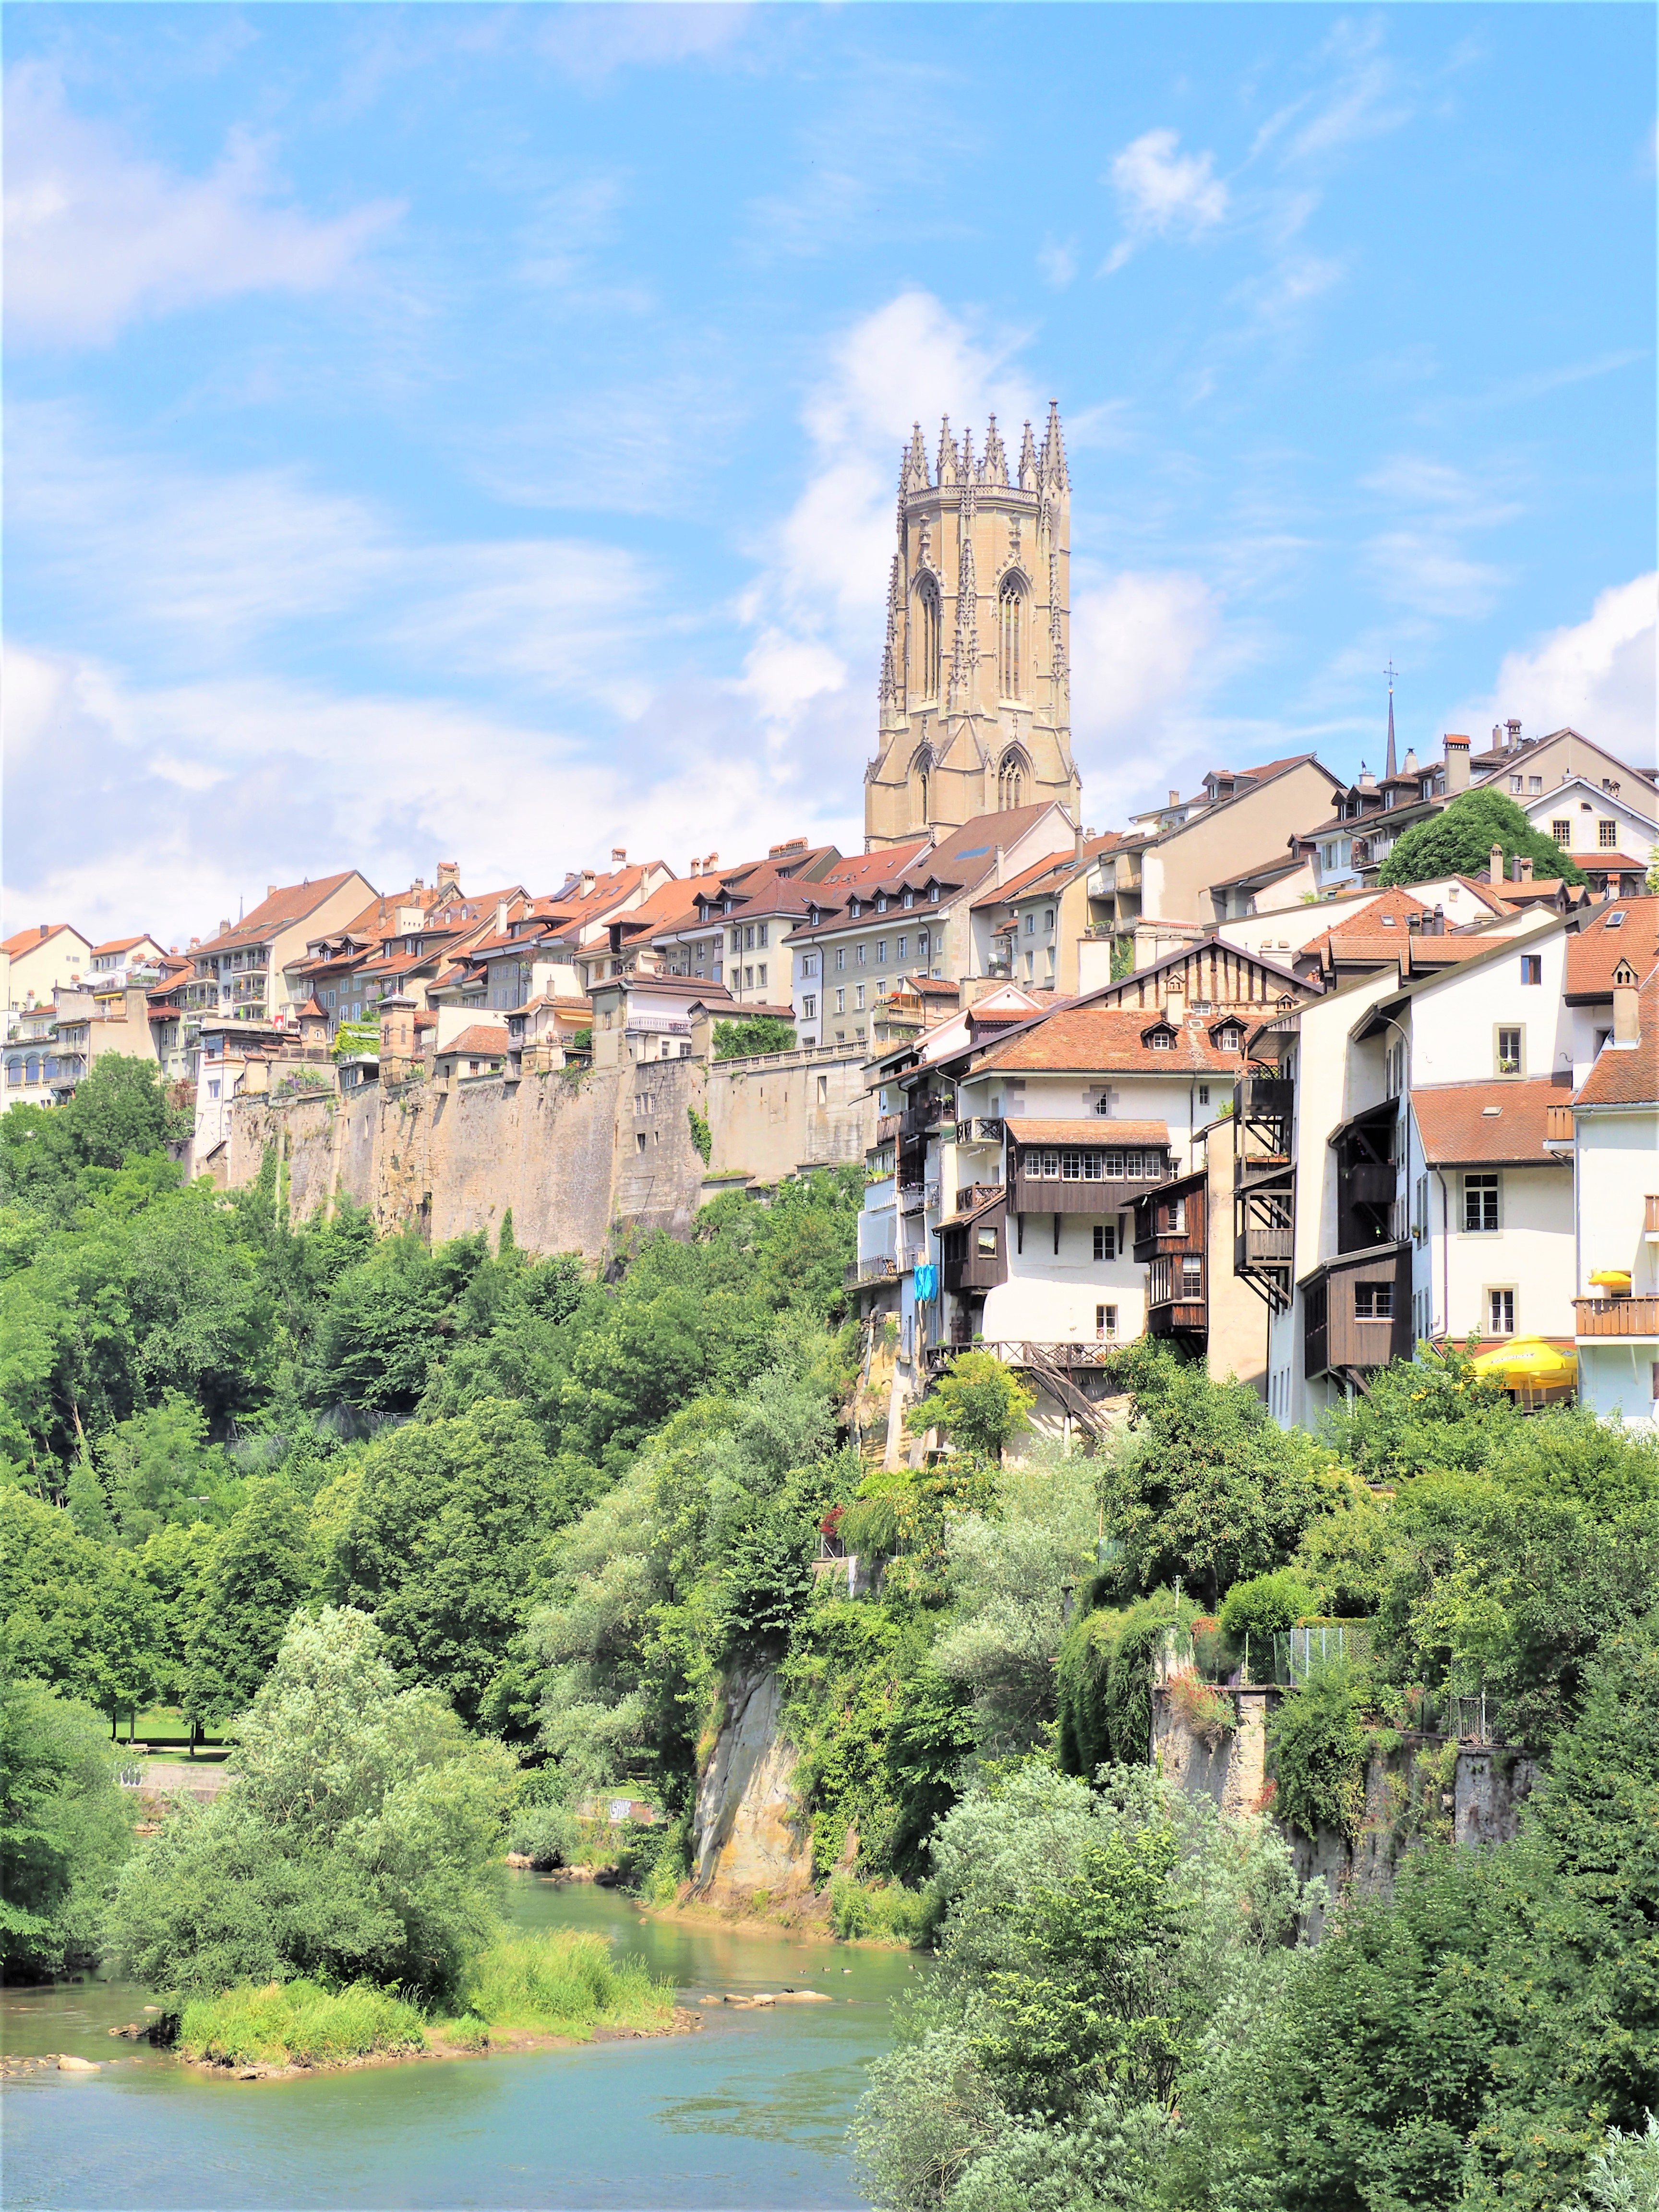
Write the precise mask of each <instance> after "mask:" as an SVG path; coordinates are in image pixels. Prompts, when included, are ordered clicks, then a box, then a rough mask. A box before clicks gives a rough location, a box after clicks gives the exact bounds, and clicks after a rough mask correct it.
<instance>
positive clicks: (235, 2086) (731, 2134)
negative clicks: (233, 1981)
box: [0, 1874, 921, 2212]
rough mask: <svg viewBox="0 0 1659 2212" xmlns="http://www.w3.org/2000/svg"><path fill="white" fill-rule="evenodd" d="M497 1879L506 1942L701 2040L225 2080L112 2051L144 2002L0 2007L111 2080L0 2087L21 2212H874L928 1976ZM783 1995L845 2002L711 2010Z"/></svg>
mask: <svg viewBox="0 0 1659 2212" xmlns="http://www.w3.org/2000/svg"><path fill="white" fill-rule="evenodd" d="M508 1879H509V1881H510V1882H511V1885H512V1887H511V1892H510V1897H511V1910H512V1917H513V1919H514V1921H515V1922H518V1923H520V1924H522V1925H526V1926H537V1927H542V1926H558V1927H564V1928H572V1927H574V1928H596V1929H602V1930H604V1932H605V1934H607V1935H609V1936H612V1937H614V1938H615V1939H616V1941H617V1947H618V1948H619V1949H621V1950H623V1951H625V1952H632V1953H635V1954H637V1955H639V1956H641V1957H642V1958H643V1959H644V1960H646V1961H647V1964H648V1965H649V1966H650V1967H651V1969H652V1971H653V1972H654V1973H657V1974H661V1975H666V1976H668V1977H670V1978H671V1979H672V1980H673V1982H674V1983H675V1984H676V1985H677V1986H678V1989H679V1990H681V1991H682V1993H683V1995H684V1998H685V2000H686V2001H687V2002H690V2003H691V2004H692V2005H693V2006H694V2007H695V2008H696V2009H697V2010H698V2011H700V2012H701V2013H702V2016H703V2019H704V2021H705V2022H706V2023H707V2025H706V2026H705V2027H704V2028H703V2030H702V2033H700V2034H696V2035H677V2036H669V2037H663V2038H658V2039H647V2040H644V2041H641V2042H625V2043H611V2044H594V2045H585V2046H583V2047H581V2048H580V2049H576V2050H568V2051H530V2052H525V2053H522V2054H520V2055H518V2056H514V2057H483V2058H476V2059H453V2060H446V2061H419V2062H416V2063H410V2064H409V2065H405V2066H383V2067H370V2068H366V2069H363V2070H362V2071H361V2072H358V2073H348V2074H333V2075H316V2076H314V2077H313V2078H311V2079H301V2080H296V2081H222V2080H219V2079H216V2078H211V2077H209V2076H206V2075H201V2074H198V2073H197V2072H196V2071H195V2069H192V2068H190V2067H185V2066H182V2065H180V2064H179V2063H177V2062H176V2061H175V2060H173V2059H171V2058H169V2057H167V2055H166V2054H165V2053H164V2052H160V2051H150V2050H149V2048H148V2046H146V2045H136V2046H135V2045H132V2044H129V2043H125V2042H122V2041H119V2040H113V2041H112V2039H111V2038H110V2035H109V2033H108V2031H109V2029H110V2027H112V2026H114V2025H117V2024H118V2023H119V2022H121V2021H128V2020H131V2019H133V2018H134V2017H136V2016H137V2014H138V2011H139V2008H140V2007H141V2006H142V2005H143V2002H144V1992H143V1990H137V1989H135V1988H133V1987H132V1986H131V1984H121V1983H118V1982H100V1981H86V1982H79V1983H73V1984H64V1985H62V1986H60V1987H58V1988H54V1989H50V1990H6V1991H5V1992H3V1995H0V2039H3V2044H4V2047H5V2049H6V2050H7V2051H11V2052H14V2053H28V2052H43V2051H67V2052H70V2053H72V2054H74V2055H75V2056H76V2057H83V2058H95V2059H99V2060H100V2061H102V2062H103V2070H102V2071H101V2072H100V2073H98V2074H83V2075H75V2074H59V2073H58V2072H56V2071H55V2070H52V2071H48V2072H43V2073H41V2074H38V2075H26V2076H23V2077H22V2078H21V2079H14V2080H13V2081H10V2082H9V2083H8V2084H7V2086H6V2088H5V2092H4V2096H5V2141H6V2149H5V2200H6V2204H7V2206H8V2209H9V2212H16V2208H19V2207H22V2206H52V2207H54V2208H63V2207H72V2208H75V2212H104V2208H111V2212H113V2208H117V2207H119V2208H124V2212H125V2208H128V2207H131V2208H135V2212H137V2209H138V2208H142V2209H143V2212H174V2209H175V2208H177V2212H185V2208H190V2212H196V2208H198V2207H199V2208H202V2212H231V2208H235V2212H240V2209H241V2208H242V2207H260V2208H264V2207H270V2208H273V2212H289V2208H294V2212H298V2208H301V2207H313V2206H314V2207H334V2206H341V2207H343V2206H359V2205H362V2206H377V2207H387V2208H401V2207H404V2206H409V2207H411V2208H412V2207H426V2206H451V2205H453V2206H480V2207H508V2206H520V2205H522V2206H548V2207H560V2208H563V2207H570V2208H588V2207H593V2208H604V2209H605V2212H612V2208H614V2212H634V2209H635V2208H638V2212H680V2208H686V2212H692V2208H704V2207H707V2208H725V2207H731V2208H733V2212H737V2208H749V2207H756V2208H778V2212H782V2208H793V2207H795V2206H802V2207H805V2206H817V2205H857V2204H861V2203H863V2202H864V2201H865V2200H864V2199H863V2198H862V2197H860V2194H859V2191H858V2189H857V2187H856V2185H855V2184H854V2179H853V2173H852V2167H851V2162H850V2160H849V2157H848V2149H847V2143H846V2128H847V2123H848V2117H849V2115H850V2114H851V2112H852V2109H853V2106H854V2103H855V2102H856V2100H857V2099H858V2097H859V2095H860V2092H861V2090H862V2088H863V2086H864V2069H865V2066H866V2062H867V2061H868V2060H869V2059H871V2058H872V2057H875V2056H876V2055H877V2054H878V2053H879V2052H880V2051H884V2050H885V2049H886V2048H887V2047H888V2045H889V2044H890V2040H891V2028H890V2016H889V2009H888V2008H889V2002H890V1999H891V1998H892V1997H893V1996H895V1995H896V1993H897V1992H899V1991H900V1990H904V1989H906V1988H914V1987H915V1974H916V1972H920V1971H921V1966H920V1963H919V1962H917V1961H915V1960H911V1959H910V1958H908V1956H907V1955H906V1954H904V1953H902V1952H897V1951H878V1950H866V1949H862V1948H857V1947H854V1946H848V1945H842V1944H829V1943H811V1942H803V1941H799V1940H798V1939H795V1938H793V1937H789V1936H785V1935H783V1934H782V1933H781V1931H779V1932H770V1931H768V1932H762V1931H760V1930H755V1929H746V1928H742V1929H740V1928H728V1927H724V1926H709V1925H704V1924H702V1923H689V1922H682V1921H677V1920H671V1919H661V1920H659V1919H652V1918H647V1917H646V1916H645V1915H643V1914H642V1913H641V1912H640V1911H639V1910H638V1908H637V1907H636V1906H635V1905H631V1904H630V1903H629V1900H628V1899H626V1898H624V1897H621V1896H619V1895H617V1893H615V1892H614V1891H608V1890H602V1889H597V1888H594V1887H591V1886H589V1885H586V1884H584V1885H580V1886H578V1885H574V1884H573V1885H570V1886H568V1887H567V1886H565V1885H563V1884H558V1883H554V1882H550V1881H545V1880H541V1879H538V1877H536V1876H535V1875H527V1874H520V1875H510V1876H509V1877H508ZM784 1984H793V1985H794V1986H795V1987H797V1988H805V1987H813V1988H817V1989H821V1990H826V1991H828V1992H829V1995H830V1996H832V1997H833V1998H834V2000H835V2002H833V2003H831V2004H821V2005H820V2004H815V2005H786V2006H780V2007H778V2008H776V2009H775V2010H773V2009H764V2010H762V2011H758V2012H742V2011H734V2010H731V2009H728V2008H726V2007H723V2006H720V2005H704V2004H701V2003H699V2002H698V2000H700V1999H701V1998H702V1996H705V1995H707V1994H713V1995H716V1996H719V1995H721V1994H723V1993H724V1992H726V1990H731V1991H732V1992H733V1993H734V1994H739V1993H742V1992H745V1991H749V1990H767V1989H771V1990H776V1989H779V1988H781V1987H782V1986H783V1985H784ZM135 2051H136V2053H137V2055H136V2056H135V2055H134V2053H135Z"/></svg>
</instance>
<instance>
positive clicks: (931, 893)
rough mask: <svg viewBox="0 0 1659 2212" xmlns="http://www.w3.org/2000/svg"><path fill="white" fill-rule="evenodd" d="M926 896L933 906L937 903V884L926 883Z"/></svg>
mask: <svg viewBox="0 0 1659 2212" xmlns="http://www.w3.org/2000/svg"><path fill="white" fill-rule="evenodd" d="M927 896H928V898H929V900H930V901H931V902H932V903H933V905H934V906H937V905H938V904H939V885H938V884H928V886H927Z"/></svg>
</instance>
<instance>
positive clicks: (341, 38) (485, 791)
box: [5, 5, 1656, 939]
mask: <svg viewBox="0 0 1659 2212" xmlns="http://www.w3.org/2000/svg"><path fill="white" fill-rule="evenodd" d="M5 39H6V54H7V82H6V103H7V106H6V122H7V130H8V144H9V152H8V168H7V180H6V181H7V225H8V246H7V253H8V259H7V302H6V305H7V339H6V343H7V355H6V360H7V379H6V400H7V408H6V430H7V441H8V447H7V453H8V472H7V487H6V549H5V550H6V562H7V565H6V582H7V593H6V607H5V614H6V627H7V637H8V646H9V670H10V674H9V684H8V709H7V743H8V754H9V760H8V779H7V781H8V798H9V808H8V825H7V826H8V836H7V840H6V855H5V859H6V871H5V872H6V884H7V894H8V904H7V926H8V927H14V928H15V927H19V926H21V924H24V923H26V922H29V921H35V920H44V919H52V920H58V919H70V920H75V921H78V922H80V923H81V924H82V927H88V928H95V929H99V930H102V929H104V928H106V927H108V928H110V929H114V928H115V927H117V926H118V925H120V926H124V927H127V928H137V927H150V928H154V929H155V930H157V931H158V932H159V933H162V934H164V935H166V936H167V937H169V938H170V939H182V938H183V937H184V936H186V935H188V934H189V933H191V932H193V931H199V930H201V929H203V928H204V927H211V926H212V925H213V924H214V923H215V922H216V921H217V920H218V918H219V916H220V915H222V914H224V913H226V912H234V910H235V907H236V902H237V901H238V900H239V899H240V898H242V897H244V896H246V898H247V899H249V900H250V901H252V900H253V899H256V898H258V897H259V896H263V894H264V888H265V886H266V884H268V883H271V882H276V881H289V880H293V879H294V878H297V877H299V876H301V875H302V874H306V873H313V874H314V873H321V872H325V871H326V870H330V869H332V868H336V867H341V866H348V865H351V864H356V865H358V866H362V867H363V868H364V869H365V870H366V871H367V872H368V874H369V875H370V876H371V878H373V879H374V881H375V882H376V883H378V884H385V885H388V886H390V885H394V884H399V883H403V882H405V881H407V880H408V879H409V878H410V875H411V874H424V875H425V876H427V878H428V880H429V879H430V877H431V872H432V867H433V864H434V863H435V860H437V859H438V858H440V857H443V858H446V859H448V858H453V859H456V860H459V861H460V862H461V864H462V867H463V870H464V874H465V880H466V881H467V883H468V884H469V885H470V886H471V887H472V888H474V889H487V888H493V887H494V886H495V885H496V884H500V883H501V882H506V881H516V880H523V881H526V882H527V883H528V884H531V886H532V888H533V889H544V888H546V887H548V886H550V884H554V883H556V881H558V880H559V879H561V878H562V874H563V872H564V871H565V869H566V868H567V867H568V866H571V865H574V864H580V863H582V862H586V861H591V860H592V858H593V856H594V855H595V854H598V855H599V857H600V859H601V860H603V859H604V857H605V854H607V853H608V852H609V850H610V848H611V847H612V846H613V845H617V844H621V845H625V846H626V847H628V848H629V850H630V852H631V853H633V854H635V856H640V855H642V854H647V853H650V854H661V855H662V856H663V857H664V858H665V859H666V860H668V861H669V862H670V864H671V866H674V867H675V868H676V869H677V870H679V871H681V872H684V868H685V866H686V863H687V860H688V859H689V857H690V854H694V853H696V854H702V853H703V852H705V851H707V850H709V849H711V848H713V849H718V850H719V851H720V853H721V854H723V855H724V856H725V857H726V858H727V859H735V858H737V857H738V856H740V855H743V854H748V853H750V852H752V851H753V850H755V849H757V848H761V849H763V848H764V847H765V846H766V845H768V844H769V843H771V842H775V841H776V840H778V839H780V838H782V837H786V836H792V835H794V834H797V833H799V832H808V833H811V834H814V835H822V836H835V837H837V838H838V839H839V840H840V841H841V842H842V843H843V845H844V846H846V847H848V848H854V849H856V847H857V845H858V842H859V840H860V826H861V818H862V799H861V786H860V775H861V771H862V767H863V763H864V762H865V760H866V757H867V756H868V754H869V752H870V750H871V749H872V742H873V738H874V732H875V676H876V666H877V659H878V651H879V645H880V638H881V621H882V607H883V600H884V586H885V580H886V571H887V562H888V559H889V556H890V550H891V544H892V526H893V497H894V489H895V485H896V475H897V466H898V459H899V450H900V444H901V441H902V437H903V436H904V435H905V433H906V431H907V429H908V424H909V422H910V421H911V419H912V417H913V416H921V419H922V421H923V422H924V424H925V425H926V426H927V429H928V433H929V440H930V446H931V444H932V442H933V441H934V440H936V438H937V435H938V422H939V414H940V412H941V411H942V410H945V409H948V410H949V411H950V414H951V418H952V421H953V422H954V423H955V424H956V425H957V428H961V426H962V425H963V423H965V422H970V423H972V425H973V426H974V427H975V431H976V432H978V431H981V429H982V426H983V423H984V419H985V416H986V413H987V410H990V409H993V408H994V410H995V411H996V412H997V415H998V416H999V419H1000V422H1001V425H1002V427H1003V429H1004V432H1005V435H1006V434H1008V433H1009V432H1010V430H1011V428H1012V431H1013V432H1014V434H1015V435H1017V432H1018V423H1019V422H1020V420H1021V418H1022V417H1023V416H1025V415H1028V414H1032V415H1035V414H1037V413H1038V412H1039V410H1041V409H1042V407H1044V406H1045V405H1046V403H1047V400H1048V397H1049V395H1050V394H1051V393H1052V394H1054V395H1057V396H1058V398H1059V399H1060V405H1061V409H1062V412H1063V416H1064V419H1065V422H1066V430H1067V441H1068V447H1069V451H1070V456H1071V464H1072V475H1073V666H1074V671H1075V673H1074V687H1075V688H1074V696H1073V714H1074V744H1075V749H1076V751H1077V753H1078V757H1079V763H1080V764H1081V767H1082V770H1083V775H1084V791H1085V815H1086V817H1087V819H1088V821H1089V823H1091V824H1093V825H1096V826H1098V827H1106V826H1109V825H1110V824H1114V823H1121V822H1122V821H1123V820H1124V819H1125V818H1126V817H1127V815H1128V814H1129V813H1130V812H1131V811H1133V809H1134V808H1136V807H1137V806H1139V805H1143V804H1145V803H1146V802H1147V800H1148V799H1150V798H1157V797H1161V796H1162V794H1163V793H1164V789H1165V788H1166V787H1169V786H1171V785H1180V786H1182V787H1191V785H1192V783H1193V782H1194V780H1195V778H1196V777H1197V776H1199V775H1201V774H1202V773H1203V772H1204V770H1205V769H1206V768H1208V767H1210V766H1212V765H1215V766H1221V765H1236V766H1244V765H1248V764H1249V763H1250V762H1251V761H1252V760H1257V759H1265V758H1271V757H1274V756H1275V755H1278V754H1282V753H1284V752H1286V751H1290V750H1299V749H1303V748H1304V747H1313V748H1316V749H1317V750H1318V751H1319V752H1320V754H1321V756H1322V757H1323V758H1325V759H1326V760H1328V762H1330V763H1331V764H1332V765H1333V766H1334V767H1338V768H1340V769H1351V768H1353V767H1356V766H1357V765H1358V761H1359V759H1360V757H1362V755H1363V756H1364V757H1368V758H1370V761H1371V762H1372V763H1373V764H1376V763H1378V761H1379V758H1380V745H1381V740H1380V735H1379V732H1380V730H1381V726H1382V721H1383V711H1384V686H1383V677H1382V672H1381V671H1382V670H1383V666H1384V665H1385V663H1387V662H1388V661H1389V659H1392V660H1393V662H1394V664H1395V666H1396V668H1397V669H1398V671H1399V678H1398V692H1397V698H1398V716H1399V724H1400V730H1401V740H1402V743H1406V742H1413V743H1415V744H1417V746H1418V747H1419V750H1423V749H1425V747H1428V748H1430V749H1433V750H1437V748H1438V742H1439V736H1440V733H1441V732H1442V731H1443V730H1445V729H1447V728H1452V729H1461V730H1473V731H1474V732H1476V733H1477V734H1478V735H1479V734H1484V732H1486V730H1488V729H1489V728H1490V726H1491V724H1492V721H1493V720H1495V719H1497V718H1498V716H1499V715H1504V716H1507V715H1510V714H1516V715H1518V716H1520V717H1521V718H1522V721H1523V723H1524V725H1525V726H1526V727H1527V728H1528V730H1532V731H1536V730H1539V729H1541V728H1551V727H1554V726H1558V725H1559V723H1560V722H1562V721H1564V720H1572V721H1573V722H1574V723H1575V724H1577V726H1579V727H1581V728H1583V729H1586V730H1588V731H1589V732H1590V733H1591V734H1595V735H1600V736H1601V737H1602V738H1604V739H1605V740H1606V741H1607V742H1608V743H1610V744H1613V745H1614V747H1615V749H1617V750H1621V751H1623V752H1624V753H1625V754H1626V756H1627V757H1644V758H1646V759H1649V760H1650V759H1651V757H1652V733H1653V720H1654V591H1655V586H1654V577H1653V571H1654V568H1655V480H1654V475H1655V454H1654V425H1655V373H1654V329H1655V296H1654V295H1655V266H1656V253H1655V246H1656V240H1655V212H1654V210H1655V174H1654V145H1655V140H1654V92H1653V88H1654V82H1655V16H1654V13H1653V11H1652V10H1651V9H1649V8H1646V7H1643V6H1638V5H1631V6H1616V7H1601V6H1595V5H1577V6H1565V7H1551V6H1532V7H1519V6H1502V7H1488V8H1464V7H1457V6H1436V7H1425V6H1418V7H1403V8H1383V9H1359V10H1352V11H1351V10H1346V9H1328V8H1323V7H1318V6H1311V5H1310V6H1279V7H1272V8H1259V7H1253V6H1231V7H1208V6H1198V5H1194V6H1178V5H1168V6H1153V7H1136V6H1066V7H1048V6H1005V7H996V8H988V9H981V8H958V7H954V6H948V5H919V6H911V7H904V8H891V7H887V6H881V5H867V6H860V5H853V6H848V7H843V8H839V9H825V8H797V7H790V6H772V7H767V6H761V7H754V8H744V7H714V6H710V7H689V8H681V7H677V6H669V5H660V6H659V5H637V6H629V5H617V6H610V7H599V8H587V7H576V8H558V7H538V8H522V9H520V8H496V7H491V6H477V7H466V8H448V7H442V6H428V7H414V8H401V7H396V6H383V7H377V6H367V7H334V8H329V7H321V6H305V7H300V6H295V7H277V8H258V7H255V8H229V7H216V6H211V5H203V6H192V7H187V8H178V9H173V8H167V7H161V6H156V7H117V8H108V9H106V8H100V7H76V8H58V7H52V6H26V7H13V8H11V9H9V10H8V11H7V13H6V17H5Z"/></svg>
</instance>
